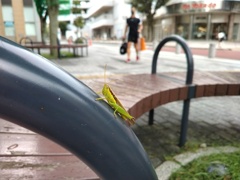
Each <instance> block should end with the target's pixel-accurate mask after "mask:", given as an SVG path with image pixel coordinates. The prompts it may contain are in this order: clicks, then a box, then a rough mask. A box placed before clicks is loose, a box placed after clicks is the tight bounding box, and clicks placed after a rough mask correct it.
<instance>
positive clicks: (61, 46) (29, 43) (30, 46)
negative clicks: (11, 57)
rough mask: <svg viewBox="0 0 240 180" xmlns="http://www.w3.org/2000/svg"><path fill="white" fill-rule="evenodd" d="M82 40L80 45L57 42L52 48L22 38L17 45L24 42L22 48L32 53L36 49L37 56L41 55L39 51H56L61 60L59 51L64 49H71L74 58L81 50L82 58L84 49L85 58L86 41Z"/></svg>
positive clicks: (86, 52)
mask: <svg viewBox="0 0 240 180" xmlns="http://www.w3.org/2000/svg"><path fill="white" fill-rule="evenodd" d="M82 39H83V41H84V42H83V43H82V44H60V43H59V41H58V45H56V46H52V45H48V44H42V43H41V42H34V41H32V40H31V39H30V38H28V37H24V38H22V39H21V40H20V42H19V43H20V44H21V45H23V44H22V42H23V41H24V40H25V44H24V45H23V46H24V47H26V48H28V49H31V50H32V51H34V49H37V53H38V54H41V49H58V58H61V53H60V50H61V49H64V48H66V49H72V50H73V55H74V57H76V56H77V55H79V53H78V49H81V51H80V52H81V54H80V55H81V56H84V53H83V49H84V48H85V50H86V51H85V54H86V56H88V41H87V39H85V38H82Z"/></svg>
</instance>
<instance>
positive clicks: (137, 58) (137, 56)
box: [134, 41, 139, 61]
mask: <svg viewBox="0 0 240 180" xmlns="http://www.w3.org/2000/svg"><path fill="white" fill-rule="evenodd" d="M134 47H135V50H136V60H137V61H138V60H139V41H137V43H134Z"/></svg>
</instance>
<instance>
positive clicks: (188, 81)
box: [152, 35, 194, 84]
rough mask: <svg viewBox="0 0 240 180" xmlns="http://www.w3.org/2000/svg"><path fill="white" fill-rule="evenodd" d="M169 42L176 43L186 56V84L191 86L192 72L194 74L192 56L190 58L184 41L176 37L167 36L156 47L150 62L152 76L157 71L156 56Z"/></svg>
mask: <svg viewBox="0 0 240 180" xmlns="http://www.w3.org/2000/svg"><path fill="white" fill-rule="evenodd" d="M169 41H176V42H177V43H179V44H180V45H181V46H182V48H183V50H184V52H185V54H186V58H187V75H186V84H192V80H193V72H194V66H193V56H192V52H191V50H190V49H189V47H188V45H187V43H186V41H185V40H184V39H183V38H182V37H181V36H178V35H171V36H168V37H166V38H164V39H163V40H162V41H161V42H160V43H159V45H158V46H157V48H156V50H155V52H154V55H153V61H152V74H156V71H157V60H158V55H159V53H160V51H161V49H162V47H163V46H164V45H165V44H166V43H167V42H169Z"/></svg>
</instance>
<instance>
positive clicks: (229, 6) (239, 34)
mask: <svg viewBox="0 0 240 180" xmlns="http://www.w3.org/2000/svg"><path fill="white" fill-rule="evenodd" d="M166 9H167V13H166V14H165V15H162V16H160V17H159V18H157V19H156V21H155V22H156V23H155V37H156V32H158V34H157V37H158V39H159V38H160V39H161V38H163V37H165V36H166V35H169V34H173V33H174V34H179V35H181V36H182V37H184V38H185V39H193V40H211V39H216V38H217V36H216V35H217V33H218V32H220V31H224V32H225V34H226V35H227V39H228V40H233V41H239V40H240V0H239V1H236V0H235V1H227V0H217V1H216V0H215V1H213V0H204V1H203V0H202V1H191V0H188V1H187V0H170V1H169V3H167V5H166Z"/></svg>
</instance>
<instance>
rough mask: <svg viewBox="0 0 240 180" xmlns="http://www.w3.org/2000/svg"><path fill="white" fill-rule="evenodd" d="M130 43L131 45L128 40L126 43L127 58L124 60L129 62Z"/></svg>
mask: <svg viewBox="0 0 240 180" xmlns="http://www.w3.org/2000/svg"><path fill="white" fill-rule="evenodd" d="M131 45H132V43H131V42H128V45H127V60H126V62H129V61H130V55H131Z"/></svg>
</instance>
